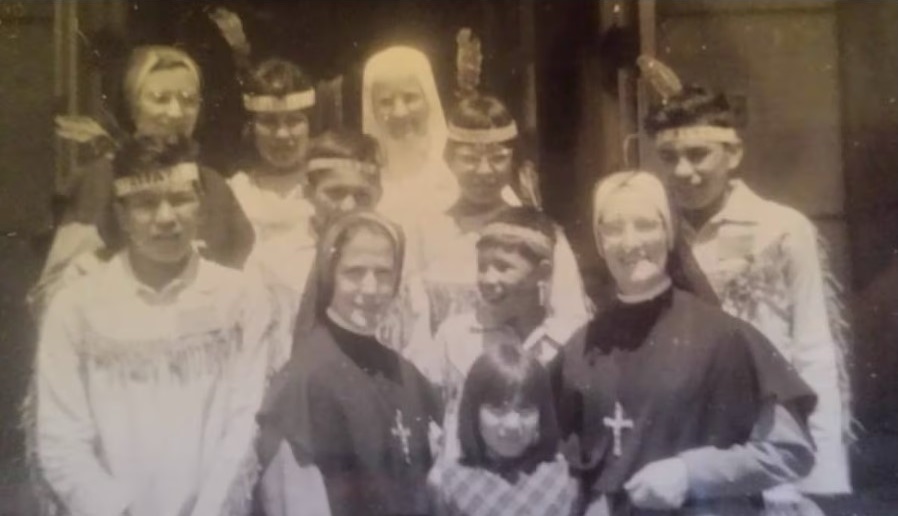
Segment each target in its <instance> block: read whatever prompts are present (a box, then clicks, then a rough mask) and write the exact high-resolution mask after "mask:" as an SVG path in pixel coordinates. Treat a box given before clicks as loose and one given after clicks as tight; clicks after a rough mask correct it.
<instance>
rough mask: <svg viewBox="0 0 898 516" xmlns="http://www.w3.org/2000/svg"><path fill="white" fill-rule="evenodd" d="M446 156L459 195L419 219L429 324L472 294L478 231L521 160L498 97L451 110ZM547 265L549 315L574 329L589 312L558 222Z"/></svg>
mask: <svg viewBox="0 0 898 516" xmlns="http://www.w3.org/2000/svg"><path fill="white" fill-rule="evenodd" d="M448 138H449V139H448V142H447V144H446V150H445V153H444V157H445V160H446V163H447V164H448V165H449V168H450V170H451V171H452V172H453V173H454V174H455V177H456V179H457V181H458V184H459V189H460V195H459V197H458V198H457V199H456V201H455V203H454V204H453V205H452V206H451V207H450V208H449V209H448V210H446V211H445V212H444V213H443V214H441V215H439V216H436V217H434V218H432V219H427V220H422V221H421V223H420V224H419V225H418V226H417V228H416V236H415V238H413V239H412V243H413V244H414V245H416V249H415V252H414V253H413V254H412V256H413V259H416V260H417V263H418V271H417V272H418V274H419V275H420V277H421V280H422V282H423V284H424V288H425V290H426V292H427V301H428V303H429V313H428V316H429V318H430V325H431V330H432V331H433V332H436V331H437V330H438V329H439V327H440V325H441V324H442V323H443V322H444V321H445V320H447V319H448V318H450V317H451V316H453V315H456V314H459V313H463V312H467V311H469V310H470V309H471V308H472V307H473V306H475V304H476V303H477V300H478V289H477V253H476V249H475V248H476V243H477V241H478V239H479V237H480V231H481V230H482V229H483V228H484V227H485V225H486V224H487V223H488V222H489V221H490V220H491V219H492V218H494V217H495V216H496V215H497V214H499V213H500V212H502V211H503V210H506V209H508V208H511V207H512V206H511V205H510V204H509V203H508V202H507V201H506V200H505V199H504V197H503V191H504V190H505V189H506V188H508V185H509V184H511V183H512V181H513V176H514V174H516V171H517V170H518V169H519V166H520V165H521V163H520V160H521V158H522V156H521V152H520V149H519V145H520V143H519V138H518V129H517V125H516V124H515V122H514V120H513V119H512V117H511V115H510V113H509V112H508V110H507V109H506V108H505V106H504V105H502V103H501V102H500V101H499V100H497V99H495V98H494V97H489V96H475V97H469V98H466V99H463V100H462V101H461V102H459V103H458V105H457V106H456V107H455V109H453V111H452V112H451V113H450V115H449V125H448ZM554 233H555V234H554V235H553V239H554V241H555V244H554V246H553V256H552V257H551V258H552V263H553V271H552V275H551V278H547V281H546V282H545V287H546V292H545V296H546V297H545V301H546V308H547V309H548V317H549V318H552V319H557V321H559V324H558V326H559V327H561V326H566V327H567V330H568V331H570V332H573V330H574V329H575V328H576V326H577V325H578V324H580V323H582V322H585V320H586V319H587V318H588V316H589V309H588V305H587V301H586V296H585V294H584V289H583V283H582V280H581V278H580V271H579V268H578V267H577V262H576V259H575V258H574V254H573V251H572V250H571V247H570V244H569V243H568V241H567V239H566V238H565V236H564V232H563V231H562V230H561V228H558V227H555V228H554Z"/></svg>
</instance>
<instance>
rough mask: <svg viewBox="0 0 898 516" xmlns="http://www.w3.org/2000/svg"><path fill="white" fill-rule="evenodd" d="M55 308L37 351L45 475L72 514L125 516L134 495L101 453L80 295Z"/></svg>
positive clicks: (65, 297) (57, 301)
mask: <svg viewBox="0 0 898 516" xmlns="http://www.w3.org/2000/svg"><path fill="white" fill-rule="evenodd" d="M73 294H74V293H73V292H72V291H71V290H66V291H63V292H61V293H60V294H59V295H58V296H56V297H55V298H54V299H53V301H52V302H51V304H50V307H49V309H48V311H47V314H46V317H45V319H44V323H43V326H42V328H41V336H40V341H39V343H38V350H37V370H36V380H35V383H36V389H37V452H38V458H39V461H40V467H41V471H42V473H43V475H44V477H45V479H46V480H47V482H48V483H49V485H50V486H51V487H52V489H53V491H54V492H55V493H56V494H57V495H58V496H59V497H60V499H61V501H62V503H63V504H64V505H65V507H66V509H67V510H68V512H69V513H71V514H72V515H73V516H79V515H83V516H120V515H122V514H124V513H125V510H126V509H127V507H128V505H129V504H130V503H131V502H132V499H133V495H134V493H130V492H129V488H128V487H127V486H126V485H125V484H124V483H123V482H119V481H117V480H116V479H115V478H113V477H112V475H111V474H110V472H109V471H107V469H106V467H104V465H103V464H102V462H101V459H100V457H98V455H97V451H96V450H97V447H96V444H97V439H98V438H99V437H98V432H97V428H96V424H95V421H94V419H93V416H92V410H91V406H90V402H89V400H88V394H87V385H86V384H85V381H84V378H83V376H82V374H83V373H82V369H81V365H82V364H81V358H80V357H79V356H78V352H77V346H78V345H79V341H80V339H82V337H83V336H82V334H81V331H80V325H79V323H78V314H77V306H76V303H75V301H76V296H75V295H73Z"/></svg>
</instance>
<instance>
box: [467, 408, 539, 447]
mask: <svg viewBox="0 0 898 516" xmlns="http://www.w3.org/2000/svg"><path fill="white" fill-rule="evenodd" d="M479 423H480V435H481V436H482V437H483V442H484V444H485V445H486V447H487V449H488V450H489V451H490V452H492V454H493V455H494V456H496V457H498V458H502V459H514V458H517V457H520V456H521V455H523V454H524V453H525V452H526V451H527V449H528V448H530V447H531V446H533V445H534V444H535V443H536V442H537V440H538V439H539V409H538V408H537V407H535V406H523V407H522V406H516V405H505V406H495V405H489V404H484V405H481V406H480V411H479Z"/></svg>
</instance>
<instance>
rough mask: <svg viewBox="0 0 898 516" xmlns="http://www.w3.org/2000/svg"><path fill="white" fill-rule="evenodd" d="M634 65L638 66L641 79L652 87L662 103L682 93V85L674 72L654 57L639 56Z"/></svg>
mask: <svg viewBox="0 0 898 516" xmlns="http://www.w3.org/2000/svg"><path fill="white" fill-rule="evenodd" d="M636 65H637V66H639V70H640V71H641V72H642V77H643V78H644V79H645V80H646V81H648V83H649V84H651V85H652V88H653V89H654V90H655V91H656V92H658V95H660V96H661V99H662V100H663V101H664V102H667V101H668V100H669V99H670V98H671V97H674V96H676V95H678V94H680V93H681V92H682V91H683V83H682V82H680V78H679V77H677V74H676V72H674V71H673V70H672V69H671V68H670V67H669V66H667V65H666V64H664V63H662V62H661V61H659V60H657V59H655V58H654V57H651V56H647V55H641V56H639V58H638V59H637V60H636Z"/></svg>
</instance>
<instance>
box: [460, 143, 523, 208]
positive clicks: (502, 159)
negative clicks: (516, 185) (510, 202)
mask: <svg viewBox="0 0 898 516" xmlns="http://www.w3.org/2000/svg"><path fill="white" fill-rule="evenodd" d="M453 145H454V146H453V147H452V148H451V150H449V152H447V153H446V160H447V164H448V165H449V169H450V170H452V172H453V173H454V174H455V178H456V179H457V180H458V185H459V188H460V189H461V195H462V197H464V199H465V200H466V201H468V202H469V203H471V204H474V205H479V206H494V205H498V204H500V203H501V202H502V189H503V188H505V186H506V185H508V184H509V182H510V181H511V173H512V165H513V159H512V158H513V151H512V149H511V148H510V147H508V146H507V145H503V144H501V143H492V144H488V145H473V144H468V143H455V144H453Z"/></svg>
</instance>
